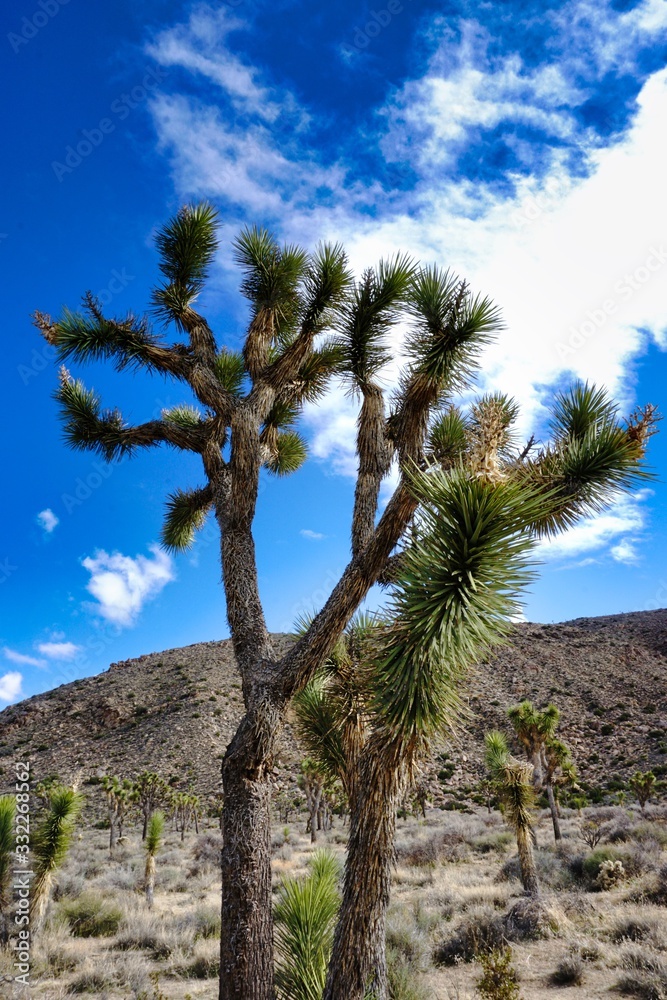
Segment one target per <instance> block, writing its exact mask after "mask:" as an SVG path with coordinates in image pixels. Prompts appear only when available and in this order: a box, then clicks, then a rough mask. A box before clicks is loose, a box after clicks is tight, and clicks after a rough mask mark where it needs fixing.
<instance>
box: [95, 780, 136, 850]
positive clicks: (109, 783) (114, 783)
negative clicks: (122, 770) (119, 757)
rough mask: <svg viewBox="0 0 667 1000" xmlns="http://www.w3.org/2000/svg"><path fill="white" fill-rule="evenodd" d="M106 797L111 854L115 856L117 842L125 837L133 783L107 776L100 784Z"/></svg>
mask: <svg viewBox="0 0 667 1000" xmlns="http://www.w3.org/2000/svg"><path fill="white" fill-rule="evenodd" d="M100 784H101V786H102V791H103V792H104V795H105V797H106V801H107V810H108V815H109V854H110V855H111V854H113V852H114V848H115V846H116V842H117V841H118V840H119V839H120V837H122V836H123V823H124V822H125V816H126V814H127V809H128V807H129V805H130V801H131V795H132V782H131V781H130V780H129V779H128V778H125V779H124V780H123V781H121V780H120V778H116V777H112V776H110V775H106V776H105V777H104V778H102V781H101V782H100Z"/></svg>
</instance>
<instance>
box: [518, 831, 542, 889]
mask: <svg viewBox="0 0 667 1000" xmlns="http://www.w3.org/2000/svg"><path fill="white" fill-rule="evenodd" d="M516 846H517V851H518V854H519V868H520V870H521V882H522V884H523V887H524V889H525V890H526V892H528V893H530V895H531V896H539V894H540V885H539V882H538V880H537V868H536V867H535V855H534V854H533V844H532V841H531V836H530V830H528V829H526V828H525V827H519V828H518V829H517V831H516Z"/></svg>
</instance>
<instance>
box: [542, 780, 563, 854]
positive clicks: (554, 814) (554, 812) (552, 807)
mask: <svg viewBox="0 0 667 1000" xmlns="http://www.w3.org/2000/svg"><path fill="white" fill-rule="evenodd" d="M546 786H547V799H548V801H549V811H550V812H551V822H552V823H553V828H554V839H555V840H562V834H561V832H560V821H559V818H558V805H557V803H556V796H555V795H554V786H553V784H552V782H551V781H547V782H546Z"/></svg>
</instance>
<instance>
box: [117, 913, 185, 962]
mask: <svg viewBox="0 0 667 1000" xmlns="http://www.w3.org/2000/svg"><path fill="white" fill-rule="evenodd" d="M193 943H194V929H193V926H192V923H191V921H190V920H189V919H188V920H186V921H185V922H184V923H183V924H179V925H178V926H174V927H165V925H164V924H163V922H162V921H161V920H160V919H159V918H158V917H156V916H154V915H153V914H151V913H147V912H146V910H144V909H142V910H137V911H135V912H133V913H130V914H126V916H125V918H124V920H123V923H122V925H121V927H120V930H119V931H118V934H117V935H116V938H115V940H114V948H117V949H118V950H119V951H133V950H142V951H143V950H145V951H149V952H150V953H151V955H152V956H153V958H169V957H170V955H172V954H173V953H174V952H175V951H176V950H177V949H182V950H183V951H185V952H187V951H188V950H190V949H191V948H192V945H193Z"/></svg>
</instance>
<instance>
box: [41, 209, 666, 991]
mask: <svg viewBox="0 0 667 1000" xmlns="http://www.w3.org/2000/svg"><path fill="white" fill-rule="evenodd" d="M216 228H217V219H216V214H215V212H214V210H213V209H212V208H211V207H210V206H208V205H198V206H190V207H186V208H184V209H183V210H181V211H180V212H179V213H178V215H177V216H176V217H175V218H174V219H173V220H172V221H171V222H169V223H168V224H167V225H166V226H165V227H164V228H163V229H161V230H160V231H159V232H158V235H157V239H156V243H157V248H158V252H159V256H160V268H161V271H162V274H163V276H164V282H163V283H162V284H161V285H160V286H159V287H157V288H156V289H155V290H154V293H153V303H154V307H155V311H156V313H157V315H158V316H159V318H160V319H161V320H163V321H164V322H165V323H166V324H167V325H169V324H171V327H172V330H174V331H175V334H176V340H175V341H169V340H167V339H166V337H163V338H162V339H160V338H159V337H157V336H156V335H155V334H154V333H153V332H152V331H151V329H150V324H149V322H148V320H146V319H142V318H137V317H135V316H133V315H128V316H126V317H124V318H121V319H115V318H108V317H106V316H104V315H103V313H102V311H101V308H100V305H99V303H98V302H97V301H96V300H95V298H94V296H92V295H90V294H87V295H86V296H85V299H84V311H83V312H79V313H72V312H70V311H65V312H64V313H63V315H62V316H61V317H60V318H59V319H58V320H57V321H55V322H54V321H52V320H51V319H50V318H49V317H48V316H46V315H44V314H36V316H35V322H36V325H37V326H38V327H39V329H40V331H41V332H42V334H43V335H44V337H45V338H46V340H47V341H48V342H49V343H50V344H52V345H53V346H54V347H55V348H56V350H57V352H58V355H59V357H60V359H61V361H63V362H66V361H68V360H73V361H75V362H76V361H87V360H95V359H109V360H111V361H112V362H113V363H114V364H115V366H116V368H117V369H118V370H121V371H122V370H124V369H126V368H128V367H130V368H137V369H140V370H143V371H147V372H150V373H155V374H158V375H163V376H169V377H171V378H173V379H174V380H175V381H176V382H178V383H179V384H181V385H182V386H183V388H184V390H185V391H186V393H187V392H189V393H190V394H191V397H193V398H194V400H195V401H196V403H197V406H198V407H201V408H202V409H199V408H195V407H193V406H192V405H190V403H186V404H185V405H183V406H178V407H175V408H173V409H171V410H166V411H164V412H163V413H162V416H161V418H160V419H157V420H149V421H148V422H146V423H143V424H139V425H137V426H129V425H127V424H126V423H125V422H124V420H123V418H122V416H121V414H120V413H119V412H118V411H116V410H112V411H107V410H103V409H102V406H101V401H100V400H99V398H98V396H97V395H96V394H95V393H94V392H93V391H90V390H88V389H86V388H85V386H84V385H83V384H82V383H81V382H79V381H75V380H74V379H73V378H72V377H71V375H70V374H69V372H68V371H67V370H66V369H64V368H63V369H62V370H61V376H60V389H59V391H58V399H59V401H60V403H61V406H62V410H63V415H64V422H65V435H66V438H67V440H68V442H69V443H70V444H71V445H72V446H73V447H75V448H86V449H91V450H93V451H97V452H98V453H100V454H101V455H102V456H103V457H104V458H106V459H107V460H110V461H111V460H113V459H116V458H118V457H121V456H125V455H127V454H131V453H132V452H135V451H136V450H137V449H139V448H149V447H153V446H157V445H160V444H163V443H164V444H168V445H170V446H172V447H176V448H179V449H182V450H185V451H189V452H192V453H194V454H198V455H200V457H201V460H202V464H203V469H204V475H205V483H204V484H203V485H202V486H199V487H197V488H195V489H189V490H186V491H183V490H177V491H176V492H174V493H173V494H172V495H171V496H170V497H169V498H168V503H167V517H166V522H165V526H164V531H163V542H164V544H165V546H166V547H167V548H169V549H172V550H176V549H182V548H184V547H186V546H187V545H188V544H189V543H190V542H191V541H192V538H193V536H194V533H195V530H196V529H197V528H198V527H201V525H202V524H203V523H204V520H205V518H206V515H207V513H208V512H209V511H212V512H213V513H214V516H215V518H216V520H217V523H218V526H219V528H220V533H221V562H222V577H223V584H224V589H225V597H226V607H227V618H228V621H229V626H230V630H231V635H232V641H233V644H234V651H235V656H236V661H237V665H238V668H239V670H240V673H241V677H242V682H243V695H244V701H245V708H246V714H245V716H244V718H243V719H242V721H241V723H240V726H239V729H238V731H237V733H236V735H235V737H234V739H233V740H232V742H231V743H230V745H229V747H228V749H227V752H226V755H225V759H224V761H223V768H222V770H223V785H224V795H225V799H224V807H223V808H224V817H223V825H224V848H223V856H222V884H223V906H222V926H223V931H222V935H221V966H220V997H221V1000H240V998H243V1000H270V998H271V997H272V993H273V961H272V951H273V947H272V918H271V873H270V819H271V810H270V774H271V770H272V766H273V756H274V751H275V745H276V738H277V736H278V734H279V732H280V730H281V727H282V725H283V723H284V720H285V715H286V711H287V707H288V704H289V702H290V699H291V698H292V696H293V695H294V694H296V693H297V692H298V691H299V690H301V689H302V688H303V687H304V686H305V685H306V684H307V683H308V681H309V680H310V679H312V677H313V676H314V674H315V673H316V671H317V670H318V668H319V667H320V665H321V664H322V662H323V661H324V660H325V659H326V657H327V656H328V655H329V654H330V653H331V651H332V649H333V648H334V646H335V644H336V642H337V641H338V639H339V637H340V635H341V634H342V632H343V630H344V629H345V627H346V625H347V624H348V622H349V621H350V619H351V618H352V616H353V615H354V613H355V611H356V610H357V608H358V607H359V604H360V603H361V602H362V601H363V600H364V598H365V597H366V595H367V594H368V592H369V590H370V589H371V587H373V585H374V584H376V583H378V582H388V581H391V579H392V578H393V576H394V575H395V572H396V569H397V568H398V566H399V565H400V563H401V559H402V556H401V554H400V552H398V553H397V552H396V551H395V550H396V548H397V546H399V544H400V543H401V540H402V539H403V537H404V535H405V534H406V532H407V531H408V529H409V528H410V526H411V524H412V523H413V520H414V518H415V514H416V511H417V508H418V507H419V504H420V500H421V495H420V489H421V488H422V487H423V485H424V483H422V481H421V480H419V479H415V477H414V468H415V466H417V467H423V466H424V465H425V464H426V463H430V464H435V465H438V466H440V467H442V468H444V469H451V468H452V467H453V466H455V465H456V464H457V463H458V461H459V458H460V456H461V455H462V453H464V452H465V453H467V454H468V457H469V459H470V463H469V464H471V465H472V466H473V467H474V470H475V471H474V473H473V474H477V473H479V474H481V475H483V476H484V477H485V478H486V480H488V481H492V480H493V479H494V478H498V479H501V478H502V476H503V468H502V467H503V465H504V464H507V463H508V462H509V463H510V464H512V466H513V467H514V468H515V473H514V474H515V478H520V479H522V480H523V481H524V484H525V485H526V484H530V486H531V488H532V489H533V490H534V491H536V492H537V493H541V494H542V495H543V497H545V496H546V495H549V496H551V495H554V496H555V497H556V501H557V502H555V504H554V505H552V506H550V510H551V514H550V515H549V517H550V521H549V522H548V527H549V526H550V527H551V528H554V527H556V526H558V525H562V524H563V523H569V522H571V520H572V519H573V518H574V517H575V515H576V514H579V513H583V512H586V511H590V510H591V509H596V508H597V507H599V506H600V505H601V504H602V503H603V502H605V501H606V500H607V499H608V497H609V495H610V493H611V492H613V489H614V488H616V489H622V488H624V487H627V486H628V485H629V484H630V483H631V482H633V481H634V477H635V474H636V471H637V464H638V462H639V460H640V459H641V457H642V454H643V448H644V442H645V439H646V437H647V436H648V434H649V432H650V424H651V416H652V414H651V413H650V412H648V411H644V412H642V413H639V414H637V415H636V416H635V417H633V418H632V419H631V420H630V421H629V423H628V424H627V425H621V424H620V423H619V421H618V419H617V417H616V413H615V410H614V408H613V406H612V404H611V403H610V402H609V401H608V400H607V398H606V396H605V395H604V393H601V392H599V391H596V390H593V389H590V388H589V387H586V388H583V387H582V389H581V390H580V392H579V396H578V397H577V400H576V401H573V400H572V398H571V397H569V396H566V397H563V399H562V403H561V405H560V411H558V412H557V413H556V417H555V431H554V435H553V441H552V443H551V444H550V445H548V446H547V447H545V448H543V449H542V450H541V451H540V452H539V453H537V454H535V455H531V451H532V447H527V448H526V449H524V451H523V452H522V453H520V454H515V455H513V456H512V455H511V454H510V452H511V448H510V441H509V433H508V426H509V424H510V423H511V417H512V412H511V410H512V408H511V406H510V405H509V404H508V403H507V401H502V400H500V399H498V398H488V399H487V400H486V401H484V403H483V405H480V406H479V407H477V408H476V409H473V411H472V413H471V416H470V418H469V420H468V421H464V420H463V419H462V417H461V415H460V414H459V413H458V411H457V410H455V409H452V408H451V404H452V400H453V397H454V394H455V393H456V392H457V391H458V390H459V389H460V388H461V387H463V386H467V385H468V384H469V383H470V381H471V378H472V377H473V376H474V373H475V371H476V369H477V367H478V364H479V357H480V353H481V350H482V348H483V347H484V346H485V345H486V344H487V343H488V342H489V340H490V338H491V336H492V335H493V334H494V333H495V332H496V331H497V330H499V329H500V327H501V324H500V318H499V313H498V310H497V309H496V308H495V307H494V306H493V305H492V304H491V303H490V302H489V300H488V299H483V298H481V297H479V296H475V295H473V294H472V293H471V291H470V289H469V287H468V285H467V284H466V283H465V282H464V281H461V280H460V279H459V278H458V277H456V276H455V275H453V274H452V273H451V272H445V271H441V270H440V269H438V268H437V267H430V268H419V267H417V266H416V265H415V264H414V263H413V262H411V261H410V260H408V259H407V258H406V257H404V256H396V257H394V258H392V259H391V260H389V261H382V262H380V264H379V265H378V267H377V268H375V269H370V270H368V271H366V272H364V274H363V275H362V276H361V278H360V279H359V280H358V281H357V282H353V281H352V277H351V275H350V273H349V271H348V267H347V262H346V257H345V254H344V252H343V249H342V248H341V247H340V246H332V245H324V246H321V247H320V248H319V249H318V250H317V251H316V252H315V253H314V254H308V253H306V252H305V251H304V250H302V249H300V248H298V247H293V246H283V247H281V246H280V245H279V244H278V242H277V241H276V240H275V239H274V238H273V237H272V236H271V235H270V234H269V233H267V232H265V231H263V230H262V231H260V230H256V229H247V230H245V231H244V232H242V233H241V235H240V236H239V237H238V238H237V239H236V241H235V242H234V245H233V246H234V254H235V257H236V261H237V263H238V264H239V265H240V267H241V269H242V271H243V281H242V290H243V292H244V294H245V295H246V296H247V297H248V299H249V300H250V306H251V315H250V322H249V325H248V329H247V332H246V335H245V341H244V345H243V350H242V352H241V353H235V352H234V351H230V350H228V349H227V348H225V347H224V346H221V345H220V344H219V343H218V342H217V341H216V338H215V336H214V334H213V332H212V330H211V328H210V327H209V325H208V323H207V322H206V320H205V318H204V317H203V316H202V315H201V314H200V313H199V312H197V311H196V308H195V302H196V299H197V296H198V295H199V293H200V292H201V291H202V289H203V287H204V284H205V281H206V277H207V272H208V270H209V267H210V265H211V262H212V260H213V258H214V255H215V252H216V249H217V235H216ZM400 318H404V319H406V320H408V321H409V322H410V323H411V332H410V335H409V337H408V340H407V343H406V345H405V351H406V358H407V360H406V363H405V365H404V367H403V370H402V374H401V377H400V379H399V386H398V389H397V391H396V393H395V394H394V396H393V398H392V399H391V400H390V401H389V405H387V400H385V395H384V391H383V389H382V379H381V369H382V368H383V366H384V364H385V362H386V361H387V360H389V358H390V355H389V352H388V349H387V343H386V335H387V333H388V331H389V330H390V328H391V327H392V326H393V325H394V324H395V323H396V322H397V321H398V320H399V319H400ZM327 331H331V332H333V333H335V334H336V336H335V338H334V339H333V340H331V339H329V340H328V341H327V340H323V338H322V335H323V334H325V333H326V332H327ZM334 375H339V376H341V377H342V378H343V379H344V380H345V381H346V384H347V386H348V387H349V389H350V391H351V392H353V393H354V394H355V395H356V396H357V398H359V399H360V401H361V407H360V413H359V420H358V426H357V453H358V457H359V467H358V477H357V485H356V491H355V501H354V509H353V517H352V526H351V541H352V554H351V559H350V562H349V564H348V565H347V567H346V568H345V570H344V572H343V574H342V577H341V579H340V581H339V582H338V583H337V584H336V586H335V587H334V589H333V591H332V593H331V595H330V597H329V599H328V600H327V601H326V603H325V605H324V607H323V608H322V609H321V611H320V612H319V613H318V614H317V615H316V616H315V618H314V619H313V621H312V622H311V624H310V625H309V627H308V628H307V629H306V630H305V631H304V632H303V634H302V635H301V636H300V637H299V638H298V639H297V640H296V641H295V643H294V645H293V646H292V647H291V648H290V649H289V650H288V651H287V652H285V653H282V654H281V653H279V652H278V651H277V650H276V649H275V648H274V646H273V644H272V641H271V638H270V636H269V634H268V631H267V628H266V624H265V619H264V613H263V609H262V604H261V601H260V597H259V591H258V585H257V567H256V561H255V549H254V541H253V536H252V523H253V519H254V514H255V507H256V502H257V496H258V484H259V475H260V470H261V469H262V468H265V469H268V470H269V471H270V472H274V473H277V474H284V473H288V472H292V471H295V470H296V469H297V468H298V467H299V466H300V465H301V463H302V462H303V460H304V458H305V456H306V449H305V446H304V444H303V442H302V440H301V438H300V437H299V436H298V434H297V433H296V432H295V430H294V429H293V427H294V424H295V422H296V421H297V419H298V416H299V413H300V411H301V408H302V406H303V404H304V402H306V401H313V400H317V398H318V397H319V396H320V395H321V394H322V392H323V391H324V390H325V388H326V386H327V384H328V381H329V379H330V378H331V377H332V376H334ZM573 413H576V416H577V421H576V422H575V423H573V422H572V416H573ZM394 463H396V464H397V465H398V470H399V475H398V485H397V488H396V489H395V491H394V493H393V495H392V497H391V499H390V500H389V502H388V503H387V504H386V506H385V507H384V509H383V510H382V511H381V512H380V506H379V500H380V490H381V486H382V482H383V480H384V479H385V477H386V476H387V475H388V473H389V472H390V470H391V468H392V465H393V464H394ZM429 478H430V477H429ZM416 483H418V484H419V485H418V486H417V487H416V486H415V484H416ZM543 520H544V523H545V524H546V523H547V521H546V518H545V519H543ZM465 571H466V570H464V572H465ZM350 946H351V947H354V946H356V942H354V941H353V942H352V944H351V945H350ZM340 995H341V996H345V1000H350V997H351V994H344V993H343V994H340Z"/></svg>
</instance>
